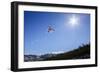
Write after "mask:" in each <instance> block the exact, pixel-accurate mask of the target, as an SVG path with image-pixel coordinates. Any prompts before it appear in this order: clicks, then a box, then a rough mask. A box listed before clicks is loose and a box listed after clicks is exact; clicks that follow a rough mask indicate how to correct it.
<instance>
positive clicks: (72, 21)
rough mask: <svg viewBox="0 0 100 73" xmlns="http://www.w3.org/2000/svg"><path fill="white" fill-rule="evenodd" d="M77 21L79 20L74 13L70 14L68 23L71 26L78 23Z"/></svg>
mask: <svg viewBox="0 0 100 73" xmlns="http://www.w3.org/2000/svg"><path fill="white" fill-rule="evenodd" d="M78 22H79V19H78V17H77V16H76V15H72V16H71V17H70V18H69V24H70V25H71V26H72V27H75V26H76V25H78Z"/></svg>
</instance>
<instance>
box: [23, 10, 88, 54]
mask: <svg viewBox="0 0 100 73" xmlns="http://www.w3.org/2000/svg"><path fill="white" fill-rule="evenodd" d="M73 16H74V20H72V18H73ZM49 25H50V26H52V28H53V29H55V31H53V32H48V26H49ZM89 42H90V14H83V13H80V14H79V13H57V12H34V11H24V54H31V55H32V54H33V55H34V54H35V55H40V54H47V53H52V52H62V51H70V50H72V49H75V48H78V47H79V46H81V45H82V44H86V43H89Z"/></svg>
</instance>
